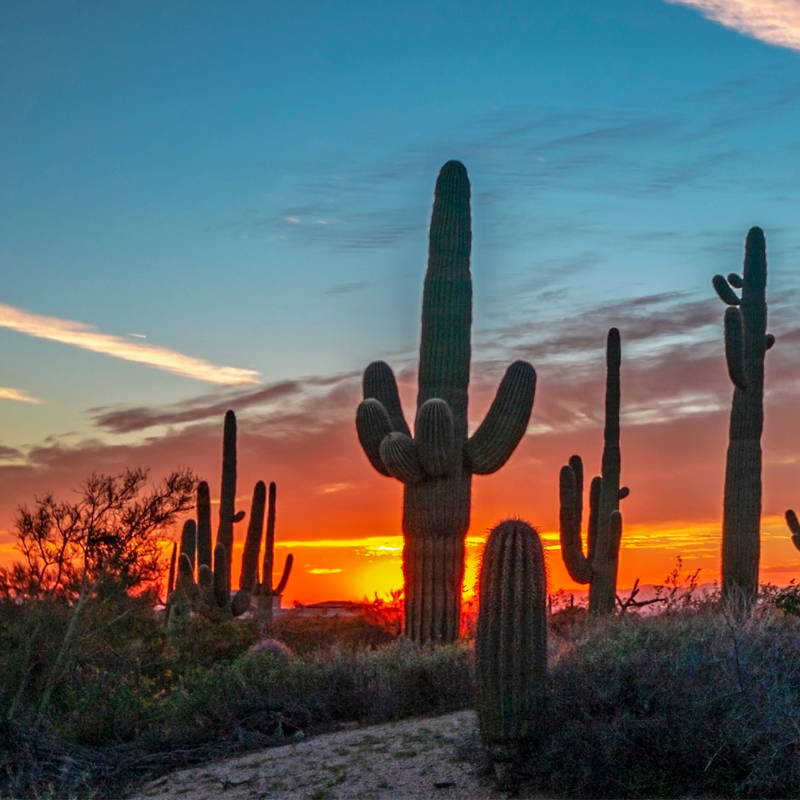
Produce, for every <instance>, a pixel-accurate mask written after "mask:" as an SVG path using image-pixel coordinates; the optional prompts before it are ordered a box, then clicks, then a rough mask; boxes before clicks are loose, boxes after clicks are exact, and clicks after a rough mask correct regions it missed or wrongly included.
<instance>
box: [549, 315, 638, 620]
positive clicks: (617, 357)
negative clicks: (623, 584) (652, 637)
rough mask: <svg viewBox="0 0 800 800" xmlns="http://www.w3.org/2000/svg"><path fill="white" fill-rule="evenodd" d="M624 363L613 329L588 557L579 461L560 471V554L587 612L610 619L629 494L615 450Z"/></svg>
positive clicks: (574, 459) (575, 459)
mask: <svg viewBox="0 0 800 800" xmlns="http://www.w3.org/2000/svg"><path fill="white" fill-rule="evenodd" d="M621 360H622V352H621V341H620V335H619V331H618V330H617V329H616V328H611V329H609V331H608V338H607V340H606V401H605V407H606V420H605V429H604V432H603V458H602V466H601V474H600V475H599V476H597V477H595V478H594V479H593V480H592V483H591V486H590V488H589V521H588V531H587V536H586V540H587V543H586V554H585V555H584V552H583V546H582V544H581V523H582V517H583V462H582V460H581V457H580V456H572V457H571V458H570V459H569V464H566V465H565V466H563V467H562V468H561V474H560V476H559V494H560V501H561V510H560V528H561V555H562V557H563V559H564V564H565V565H566V567H567V572H569V574H570V577H571V578H572V579H573V580H574V581H576V582H577V583H588V584H589V611H590V612H592V613H593V614H611V613H612V612H613V611H614V602H615V599H616V592H617V568H618V565H619V547H620V541H621V538H622V516H621V514H620V513H619V501H620V500H621V499H623V498H625V497H627V496H628V494H629V493H630V491H629V489H628V487H627V486H623V487H622V488H620V485H619V476H620V468H621V456H620V446H619V407H620V379H619V369H620V363H621Z"/></svg>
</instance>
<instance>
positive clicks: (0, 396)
mask: <svg viewBox="0 0 800 800" xmlns="http://www.w3.org/2000/svg"><path fill="white" fill-rule="evenodd" d="M0 400H16V401H17V402H18V403H43V402H44V400H42V399H41V398H39V397H34V396H33V395H32V394H29V393H28V392H26V391H25V390H24V389H15V388H13V387H12V386H0Z"/></svg>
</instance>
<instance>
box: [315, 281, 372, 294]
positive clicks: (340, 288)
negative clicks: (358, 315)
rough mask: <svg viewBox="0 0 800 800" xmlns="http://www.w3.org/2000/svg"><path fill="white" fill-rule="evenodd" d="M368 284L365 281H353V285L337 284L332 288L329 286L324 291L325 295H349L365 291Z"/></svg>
mask: <svg viewBox="0 0 800 800" xmlns="http://www.w3.org/2000/svg"><path fill="white" fill-rule="evenodd" d="M367 286H369V284H368V283H367V282H366V281H355V282H353V283H337V284H335V285H334V286H329V287H328V288H327V289H326V290H325V294H350V293H352V292H358V291H361V289H366V288H367Z"/></svg>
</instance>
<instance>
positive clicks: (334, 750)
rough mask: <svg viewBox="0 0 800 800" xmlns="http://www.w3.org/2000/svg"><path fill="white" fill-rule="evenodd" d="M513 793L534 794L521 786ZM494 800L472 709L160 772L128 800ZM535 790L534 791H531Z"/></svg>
mask: <svg viewBox="0 0 800 800" xmlns="http://www.w3.org/2000/svg"><path fill="white" fill-rule="evenodd" d="M516 796H517V797H533V796H532V795H525V794H524V793H522V794H518V795H516ZM211 797H220V798H225V800H256V799H257V800H351V799H352V798H358V800H406V799H408V800H412V798H420V799H421V798H442V800H448V799H449V798H459V800H497V799H498V798H505V797H507V795H506V794H505V793H503V792H501V791H498V790H496V789H494V788H493V785H492V779H491V776H490V775H488V774H487V773H486V763H485V761H484V760H483V757H482V754H481V749H480V745H479V742H478V736H477V730H476V722H475V714H474V712H472V711H458V712H456V713H454V714H446V715H444V716H440V717H425V718H422V719H419V718H418V719H412V720H403V721H401V722H390V723H384V724H382V725H371V726H364V727H359V728H354V729H350V730H342V731H338V732H336V733H327V734H322V735H319V736H315V737H313V738H309V739H307V740H304V741H299V742H296V743H293V744H288V745H284V746H282V747H271V748H268V749H266V750H260V751H258V752H253V753H250V754H248V755H245V756H238V757H236V758H230V759H227V760H224V761H219V762H216V763H212V764H208V765H207V766H204V767H193V768H191V769H187V770H182V771H181V772H175V773H172V774H171V775H164V776H162V777H161V778H159V779H157V780H155V781H153V782H151V783H149V784H147V785H146V786H144V787H143V788H142V789H140V790H139V792H138V793H137V794H136V795H134V796H133V797H131V798H130V800H200V799H201V798H203V799H204V800H205V798H211ZM537 797H538V796H537Z"/></svg>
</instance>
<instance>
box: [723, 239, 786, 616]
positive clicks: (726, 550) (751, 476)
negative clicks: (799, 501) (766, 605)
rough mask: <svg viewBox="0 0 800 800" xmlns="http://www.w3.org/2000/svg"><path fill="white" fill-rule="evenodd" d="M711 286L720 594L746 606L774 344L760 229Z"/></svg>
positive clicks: (754, 566)
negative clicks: (720, 489)
mask: <svg viewBox="0 0 800 800" xmlns="http://www.w3.org/2000/svg"><path fill="white" fill-rule="evenodd" d="M713 285H714V289H715V290H716V292H717V294H718V295H719V297H720V299H721V300H722V301H723V302H724V303H725V304H726V305H727V306H728V307H727V308H726V309H725V359H726V361H727V364H728V374H729V375H730V378H731V381H732V383H733V386H734V390H733V402H732V404H731V417H730V429H729V430H730V433H729V440H728V453H727V459H726V463H725V498H724V502H723V518H722V596H723V600H724V601H725V602H726V603H728V604H733V605H735V606H739V605H744V607H749V606H751V605H752V604H753V603H754V602H755V599H756V595H757V593H758V563H759V558H760V549H761V433H762V429H763V426H764V356H765V354H766V352H767V350H769V349H770V347H772V345H773V344H774V343H775V337H774V336H772V334H768V333H767V300H766V286H767V255H766V244H765V241H764V232H763V231H762V230H761V228H751V229H750V231H749V232H748V234H747V240H746V242H745V251H744V271H743V273H742V275H738V274H736V273H735V272H734V273H731V274H730V275H728V277H727V279H726V278H724V277H723V276H722V275H715V276H714V278H713ZM735 289H739V290H741V295H737V294H736V292H735V291H734V290H735Z"/></svg>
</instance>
